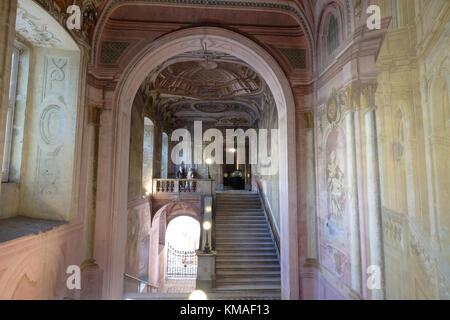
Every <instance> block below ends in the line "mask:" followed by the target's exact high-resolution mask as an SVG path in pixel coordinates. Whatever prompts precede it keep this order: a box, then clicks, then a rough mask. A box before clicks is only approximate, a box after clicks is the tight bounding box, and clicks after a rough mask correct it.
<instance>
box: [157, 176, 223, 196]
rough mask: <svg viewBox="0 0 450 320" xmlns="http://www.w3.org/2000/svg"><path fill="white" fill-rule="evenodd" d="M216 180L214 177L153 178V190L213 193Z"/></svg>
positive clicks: (159, 191)
mask: <svg viewBox="0 0 450 320" xmlns="http://www.w3.org/2000/svg"><path fill="white" fill-rule="evenodd" d="M214 182H215V181H214V180H212V179H153V192H154V193H202V194H212V193H213V191H214V188H215V186H214Z"/></svg>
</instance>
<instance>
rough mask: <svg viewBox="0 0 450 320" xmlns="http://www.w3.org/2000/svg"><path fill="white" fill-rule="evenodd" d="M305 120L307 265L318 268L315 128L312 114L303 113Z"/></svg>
mask: <svg viewBox="0 0 450 320" xmlns="http://www.w3.org/2000/svg"><path fill="white" fill-rule="evenodd" d="M302 115H303V118H304V120H305V129H304V132H305V144H306V185H307V190H308V192H307V195H306V208H307V212H306V225H307V233H308V235H307V236H308V239H307V246H306V259H307V261H306V263H307V265H308V266H316V265H317V258H318V252H317V251H318V250H317V219H316V189H315V168H314V167H315V166H314V127H313V114H312V112H304V113H302Z"/></svg>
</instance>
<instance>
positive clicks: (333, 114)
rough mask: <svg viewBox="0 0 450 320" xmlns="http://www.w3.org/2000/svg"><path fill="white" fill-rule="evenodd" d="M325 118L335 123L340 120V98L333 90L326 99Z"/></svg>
mask: <svg viewBox="0 0 450 320" xmlns="http://www.w3.org/2000/svg"><path fill="white" fill-rule="evenodd" d="M327 119H328V122H329V123H336V122H339V121H340V120H341V100H340V98H339V96H338V94H337V93H336V91H335V90H333V93H332V94H331V96H330V98H329V99H328V103H327Z"/></svg>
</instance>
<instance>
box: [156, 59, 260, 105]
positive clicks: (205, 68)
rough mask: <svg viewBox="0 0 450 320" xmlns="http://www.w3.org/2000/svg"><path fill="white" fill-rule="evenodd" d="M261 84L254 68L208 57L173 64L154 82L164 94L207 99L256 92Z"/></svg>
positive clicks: (253, 93)
mask: <svg viewBox="0 0 450 320" xmlns="http://www.w3.org/2000/svg"><path fill="white" fill-rule="evenodd" d="M262 87H263V82H262V80H261V79H260V78H259V76H258V75H257V73H256V72H255V71H253V70H252V69H251V68H249V67H247V66H244V65H240V64H235V63H229V62H223V61H220V60H217V61H215V60H212V59H208V58H206V59H205V60H198V61H184V62H177V63H174V64H171V65H169V66H167V67H166V68H165V69H163V70H162V71H161V72H160V73H159V74H158V76H157V77H156V80H155V82H154V88H155V89H156V90H158V91H159V92H160V93H161V94H171V95H179V96H185V97H190V98H196V99H207V100H217V99H226V98H231V97H237V96H248V95H255V94H258V93H260V92H261V91H262Z"/></svg>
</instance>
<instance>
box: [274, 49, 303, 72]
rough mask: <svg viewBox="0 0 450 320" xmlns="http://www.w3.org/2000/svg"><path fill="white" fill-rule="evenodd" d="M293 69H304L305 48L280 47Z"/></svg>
mask: <svg viewBox="0 0 450 320" xmlns="http://www.w3.org/2000/svg"><path fill="white" fill-rule="evenodd" d="M280 51H281V52H283V54H284V55H285V56H286V57H287V58H288V60H289V62H290V63H291V65H292V67H293V68H294V69H306V50H305V49H298V48H280Z"/></svg>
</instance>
